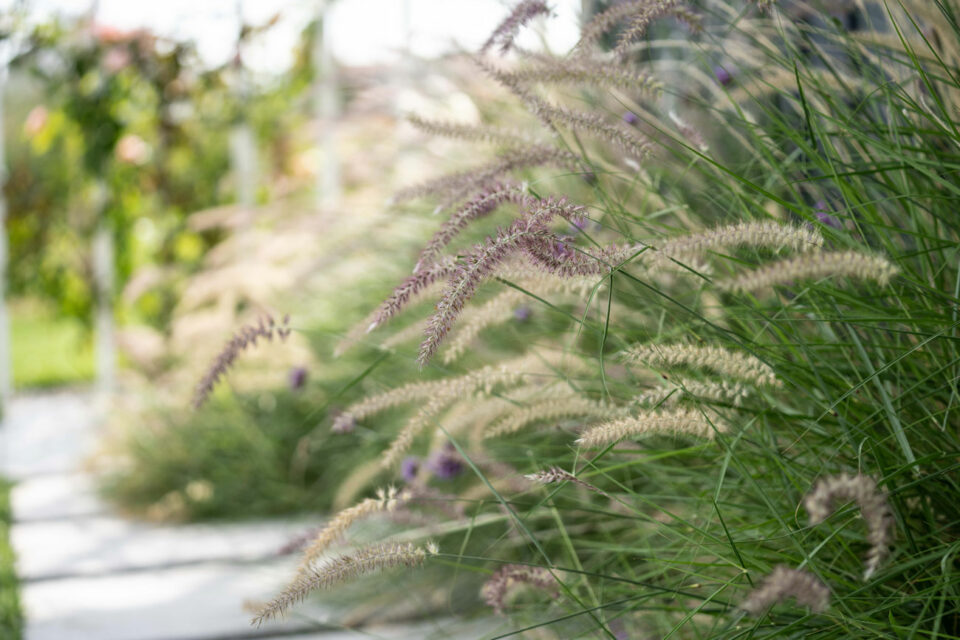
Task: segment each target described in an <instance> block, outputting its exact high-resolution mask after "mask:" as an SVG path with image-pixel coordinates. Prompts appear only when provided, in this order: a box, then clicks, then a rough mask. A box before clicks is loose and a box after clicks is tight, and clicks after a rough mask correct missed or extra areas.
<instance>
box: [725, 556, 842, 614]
mask: <svg viewBox="0 0 960 640" xmlns="http://www.w3.org/2000/svg"><path fill="white" fill-rule="evenodd" d="M789 598H795V599H796V601H797V603H798V604H801V605H805V606H807V607H810V610H811V611H813V612H815V613H822V612H824V611H826V610H827V608H828V607H829V606H830V589H829V588H828V587H827V585H825V584H823V582H821V581H820V579H819V578H817V577H816V576H815V575H813V574H812V573H810V572H809V571H805V570H803V569H791V568H789V567H785V566H783V565H780V566H777V567H775V568H774V570H773V571H771V572H770V574H769V575H768V576H766V577H765V578H764V579H763V582H762V583H761V584H760V585H759V586H758V587H757V588H756V589H754V590H753V591H752V592H751V593H750V595H749V596H748V597H747V599H746V600H744V601H743V603H742V604H741V605H740V608H741V609H742V610H744V611H746V612H747V613H749V614H751V615H754V616H757V615H760V614H761V613H763V612H764V611H766V610H767V609H768V608H770V607H771V606H773V605H775V604H779V603H781V602H785V601H786V600H787V599H789Z"/></svg>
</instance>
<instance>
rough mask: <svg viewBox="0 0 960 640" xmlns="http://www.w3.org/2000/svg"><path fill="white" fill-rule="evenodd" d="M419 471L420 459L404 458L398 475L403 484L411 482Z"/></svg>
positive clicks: (414, 457)
mask: <svg viewBox="0 0 960 640" xmlns="http://www.w3.org/2000/svg"><path fill="white" fill-rule="evenodd" d="M419 471H420V458H418V457H417V456H410V457H408V458H404V459H403V462H401V463H400V475H401V476H402V477H403V480H404V482H408V483H409V482H413V481H414V479H415V478H416V477H417V472H419Z"/></svg>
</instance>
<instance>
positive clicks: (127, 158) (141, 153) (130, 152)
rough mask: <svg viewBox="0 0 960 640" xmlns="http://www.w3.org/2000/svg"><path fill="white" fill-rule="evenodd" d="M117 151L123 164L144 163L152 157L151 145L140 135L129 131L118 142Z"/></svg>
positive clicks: (118, 157)
mask: <svg viewBox="0 0 960 640" xmlns="http://www.w3.org/2000/svg"><path fill="white" fill-rule="evenodd" d="M115 153H116V156H117V160H119V161H120V162H122V163H123V164H131V165H142V164H145V163H146V162H147V160H149V159H150V145H148V144H147V143H146V142H144V140H143V138H141V137H140V136H138V135H136V134H133V133H128V134H127V135H125V136H123V137H122V138H120V141H119V142H117V148H116V150H115Z"/></svg>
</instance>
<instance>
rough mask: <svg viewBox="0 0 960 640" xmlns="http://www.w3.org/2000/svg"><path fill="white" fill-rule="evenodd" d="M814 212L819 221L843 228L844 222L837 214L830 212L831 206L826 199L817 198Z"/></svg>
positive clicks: (828, 225)
mask: <svg viewBox="0 0 960 640" xmlns="http://www.w3.org/2000/svg"><path fill="white" fill-rule="evenodd" d="M813 209H814V214H815V215H816V216H817V221H818V222H819V223H820V224H822V225H825V226H827V227H830V228H832V229H843V224H842V223H841V222H840V220H838V219H837V217H836V216H834V215H831V214H830V213H829V211H830V208H829V207H828V206H827V202H826V200H817V201H816V202H815V203H814V204H813Z"/></svg>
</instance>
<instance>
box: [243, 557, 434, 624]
mask: <svg viewBox="0 0 960 640" xmlns="http://www.w3.org/2000/svg"><path fill="white" fill-rule="evenodd" d="M436 553H437V547H436V545H434V544H433V543H430V544H428V545H427V548H422V547H416V546H414V545H413V544H410V543H406V544H399V543H385V544H378V545H373V546H369V547H364V548H362V549H358V550H357V551H355V552H354V553H351V554H347V555H343V556H340V557H337V558H333V559H330V560H327V561H325V562H324V563H323V564H321V565H320V566H318V567H315V568H310V569H309V570H307V571H304V572H301V573H300V574H299V575H298V576H297V578H296V579H295V580H294V581H293V583H292V584H290V585H289V586H288V587H287V588H286V589H284V591H283V592H282V593H280V595H278V596H277V597H276V598H274V599H273V600H271V601H270V602H269V603H267V604H266V605H265V606H264V607H263V608H262V609H261V610H260V612H259V613H258V614H257V616H256V617H255V618H254V619H253V621H252V624H253V625H255V626H258V627H259V626H260V625H261V624H263V622H265V621H266V620H270V619H271V618H276V617H277V616H279V615H282V614H283V613H285V612H286V610H287V609H289V608H290V607H291V606H293V605H294V604H297V603H298V602H302V601H303V599H304V598H306V597H307V595H309V594H310V593H312V592H314V591H317V590H320V589H328V588H330V587H331V586H333V585H335V584H338V583H340V582H344V581H346V580H350V579H354V578H359V577H360V576H363V575H366V574H370V573H376V572H379V571H383V570H385V569H390V568H394V567H407V568H413V567H419V566H421V565H422V564H423V562H424V560H425V559H426V557H427V556H428V555H434V554H436Z"/></svg>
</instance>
